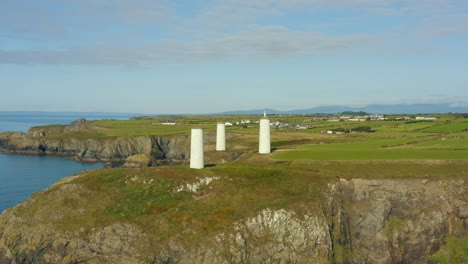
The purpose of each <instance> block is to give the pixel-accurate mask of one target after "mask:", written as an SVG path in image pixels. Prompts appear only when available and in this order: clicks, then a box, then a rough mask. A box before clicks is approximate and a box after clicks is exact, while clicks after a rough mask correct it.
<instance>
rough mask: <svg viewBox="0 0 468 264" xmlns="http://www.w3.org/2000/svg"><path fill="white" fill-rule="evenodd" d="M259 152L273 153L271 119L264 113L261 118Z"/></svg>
mask: <svg viewBox="0 0 468 264" xmlns="http://www.w3.org/2000/svg"><path fill="white" fill-rule="evenodd" d="M258 153H260V154H268V153H271V147H270V119H268V117H267V116H266V113H263V117H262V119H260V140H259V144H258Z"/></svg>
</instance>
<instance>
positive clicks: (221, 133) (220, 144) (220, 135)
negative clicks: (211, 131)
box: [216, 123, 226, 151]
mask: <svg viewBox="0 0 468 264" xmlns="http://www.w3.org/2000/svg"><path fill="white" fill-rule="evenodd" d="M225 150H226V126H225V125H224V123H218V124H217V126H216V151H225Z"/></svg>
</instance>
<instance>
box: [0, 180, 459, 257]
mask: <svg viewBox="0 0 468 264" xmlns="http://www.w3.org/2000/svg"><path fill="white" fill-rule="evenodd" d="M76 177H78V178H76ZM76 177H75V178H69V179H66V180H63V181H62V182H61V183H59V184H56V185H55V186H53V187H51V188H50V189H49V190H46V191H44V192H42V193H38V194H35V195H33V197H31V198H30V199H29V200H28V201H26V202H24V203H23V204H20V205H18V206H16V207H15V208H12V209H9V210H7V211H5V212H4V213H3V214H2V215H0V263H2V264H6V263H8V264H10V263H428V262H427V261H428V260H427V259H426V257H428V256H430V255H432V254H433V253H435V252H436V251H437V250H438V249H439V247H440V246H441V245H443V244H444V241H445V238H446V236H448V235H452V236H466V235H468V212H467V208H468V188H467V186H466V181H465V180H463V179H461V180H367V179H366V180H364V179H353V180H345V179H337V180H336V181H335V182H333V183H330V184H329V187H328V189H327V190H326V191H325V192H324V194H323V195H324V196H323V200H324V202H323V203H320V204H321V206H320V207H321V209H318V207H314V206H313V207H311V208H308V209H307V208H306V209H304V210H305V211H303V212H301V213H299V212H294V211H291V210H287V209H275V210H273V209H264V210H261V211H259V212H258V213H257V215H256V216H253V217H245V218H244V219H241V220H239V221H236V222H233V223H231V224H230V225H229V226H227V227H226V229H225V230H224V231H221V232H218V233H215V234H213V233H211V232H203V233H199V234H198V236H200V237H202V239H198V240H197V241H199V242H197V244H195V245H191V246H187V244H184V243H183V242H181V241H179V240H178V238H180V236H179V234H174V235H173V236H169V237H168V236H167V235H165V234H162V233H158V234H153V233H149V231H148V230H142V229H141V228H140V227H139V226H138V224H136V223H131V221H125V220H121V221H119V222H117V223H112V224H109V225H106V226H98V227H93V223H89V222H83V223H80V225H82V228H80V229H78V230H76V229H75V230H67V229H64V227H63V226H61V224H60V223H63V222H64V219H69V220H67V221H65V222H66V223H68V224H70V222H69V221H80V220H81V221H83V219H86V218H83V216H85V215H89V216H90V217H91V218H89V220H91V219H92V221H95V223H99V219H97V218H99V215H96V212H90V208H88V207H87V203H86V201H85V198H83V197H86V198H90V197H91V198H90V199H92V198H93V197H94V198H96V199H106V197H100V195H99V192H98V191H97V190H91V189H87V188H85V187H84V186H83V185H81V184H80V181H79V177H82V176H76ZM218 180H220V179H219V178H216V180H215V181H218ZM215 181H210V182H209V183H208V184H210V183H211V182H215ZM173 191H174V192H177V191H178V190H173ZM179 191H180V190H179ZM206 199H209V197H208V198H206ZM58 204H62V205H63V204H67V205H68V206H66V207H65V209H64V210H63V211H57V210H56V208H57V205H58ZM71 216H72V217H71ZM67 217H68V218H67ZM70 217H71V218H70ZM77 219H78V220H77ZM154 221H157V219H155V220H154ZM72 224H73V222H72ZM186 228H190V226H189V225H188V226H186ZM179 231H180V232H183V230H179ZM200 237H199V238H200ZM155 241H157V244H155Z"/></svg>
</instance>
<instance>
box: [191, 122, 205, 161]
mask: <svg viewBox="0 0 468 264" xmlns="http://www.w3.org/2000/svg"><path fill="white" fill-rule="evenodd" d="M204 167H205V163H204V160H203V129H201V128H192V137H191V140H190V168H192V169H203V168H204Z"/></svg>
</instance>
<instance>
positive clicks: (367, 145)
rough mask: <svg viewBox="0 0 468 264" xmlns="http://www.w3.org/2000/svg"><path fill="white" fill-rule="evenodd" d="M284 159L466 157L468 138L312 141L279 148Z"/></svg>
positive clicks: (434, 158) (440, 158)
mask: <svg viewBox="0 0 468 264" xmlns="http://www.w3.org/2000/svg"><path fill="white" fill-rule="evenodd" d="M273 158H275V159H282V160H414V159H420V160H463V159H468V140H466V139H458V140H430V141H424V140H422V141H414V139H372V140H368V141H364V142H350V143H331V144H311V145H304V146H302V147H299V148H297V149H293V150H286V151H278V152H277V153H274V154H273Z"/></svg>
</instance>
